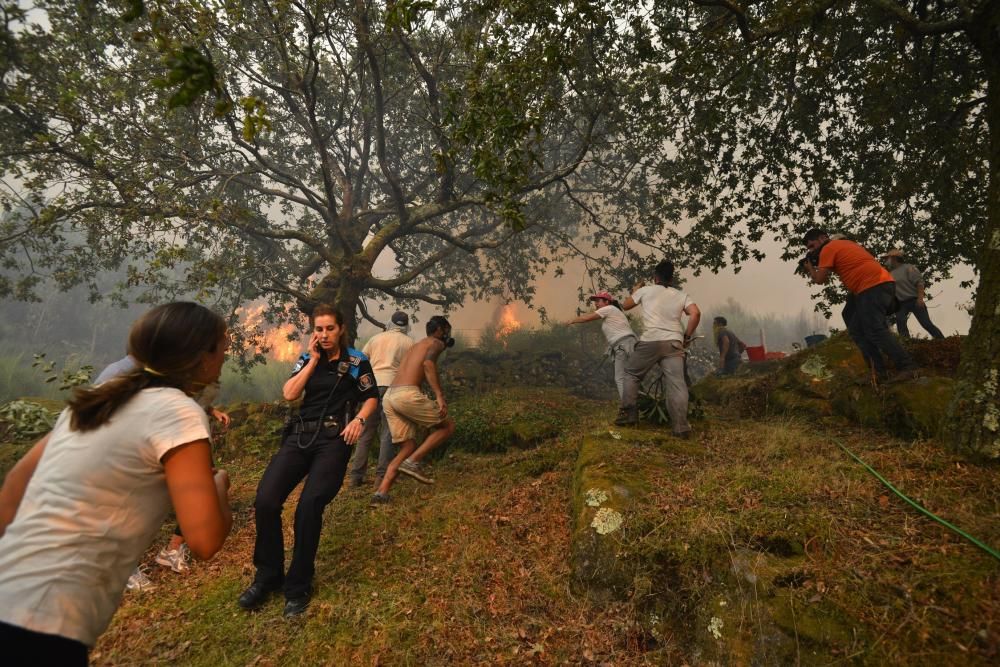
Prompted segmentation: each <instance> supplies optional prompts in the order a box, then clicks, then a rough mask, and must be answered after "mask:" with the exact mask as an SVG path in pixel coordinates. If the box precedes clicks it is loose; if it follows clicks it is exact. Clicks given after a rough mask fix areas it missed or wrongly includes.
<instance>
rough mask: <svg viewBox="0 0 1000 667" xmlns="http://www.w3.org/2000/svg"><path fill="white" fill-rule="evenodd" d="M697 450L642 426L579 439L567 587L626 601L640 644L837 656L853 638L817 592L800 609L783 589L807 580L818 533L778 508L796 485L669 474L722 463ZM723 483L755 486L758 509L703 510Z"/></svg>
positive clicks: (734, 471)
mask: <svg viewBox="0 0 1000 667" xmlns="http://www.w3.org/2000/svg"><path fill="white" fill-rule="evenodd" d="M706 457H707V453H706V451H705V449H704V448H703V447H702V445H700V444H699V443H698V442H693V441H684V440H678V439H676V438H673V437H671V436H669V435H668V434H666V433H664V432H662V431H658V430H654V429H650V428H648V427H640V428H635V429H628V428H626V429H609V430H607V431H601V432H596V433H592V434H590V435H588V436H586V437H585V438H583V440H582V442H581V445H580V451H579V458H578V460H577V466H576V470H575V475H574V481H573V497H572V531H573V532H572V553H571V558H572V572H573V585H574V588H575V590H576V591H577V592H579V593H582V594H585V595H587V596H589V597H591V598H592V599H595V600H598V601H600V602H602V603H606V602H609V601H619V602H629V603H631V604H632V605H634V606H635V607H636V608H637V609H638V611H639V615H640V618H639V621H640V624H641V625H642V627H643V631H644V633H645V635H646V637H647V638H646V640H645V641H646V642H647V643H649V644H651V645H652V646H654V647H655V646H664V647H665V646H666V645H667V644H671V645H672V646H673V648H674V649H676V648H677V647H678V646H680V647H681V649H682V652H683V653H684V654H686V655H688V656H690V658H691V660H692V661H694V662H699V663H703V664H787V663H791V662H795V661H796V660H801V659H803V658H810V657H811V658H816V659H822V658H829V656H830V655H836V654H841V655H843V654H846V652H847V651H848V649H850V648H851V646H852V645H853V643H854V642H855V641H856V640H855V632H854V629H853V626H852V624H851V623H850V622H849V621H848V620H846V619H845V618H844V616H843V614H842V613H841V611H840V610H839V609H838V608H837V607H835V606H833V605H831V604H829V603H827V602H826V601H825V600H822V599H816V600H815V601H814V602H812V603H810V604H809V606H808V608H806V609H802V608H800V607H799V606H797V605H802V596H801V595H799V596H797V597H796V596H792V595H789V594H788V592H789V590H790V589H792V588H796V587H800V586H802V585H804V584H805V582H806V579H807V575H805V574H803V572H804V571H805V570H806V564H807V557H806V547H805V544H806V541H807V540H808V538H809V536H811V535H816V534H821V533H824V532H828V531H829V526H828V525H820V524H822V523H823V522H822V521H820V520H819V519H816V518H814V517H812V516H811V515H801V516H794V517H792V516H789V513H788V511H787V509H783V508H786V507H788V506H789V505H792V504H794V503H797V502H798V501H799V500H798V499H799V498H800V496H801V493H802V489H801V488H799V486H798V482H797V481H796V480H795V478H790V479H788V480H786V481H787V483H786V484H785V486H779V485H777V484H775V481H774V479H773V478H772V477H771V476H769V475H767V474H766V473H764V472H762V471H760V470H758V469H755V468H752V467H746V466H741V465H735V466H729V467H728V468H727V470H726V472H725V473H724V475H722V476H721V477H716V476H714V475H711V474H709V475H707V476H706V477H705V479H704V480H703V481H702V483H701V485H700V486H697V487H695V486H692V484H691V481H692V480H691V479H690V476H689V475H688V474H685V472H683V471H682V470H681V471H679V472H677V473H672V471H673V470H678V466H679V464H680V468H683V467H685V466H692V467H696V468H697V467H701V466H706V467H709V468H711V467H716V468H718V467H719V466H720V465H722V466H723V467H726V466H724V464H721V463H720V462H719V461H711V460H708V459H707V458H706ZM702 461H703V462H702ZM713 481H718V482H720V483H723V484H725V486H722V487H718V488H716V487H715V486H712V482H713ZM733 489H745V490H746V491H748V492H751V493H759V494H760V495H759V498H760V506H758V507H756V508H755V509H754V511H753V513H752V514H748V515H746V516H745V517H744V516H743V515H742V513H739V514H736V515H729V512H728V511H727V509H726V508H725V507H722V508H718V509H709V507H710V506H711V505H713V504H715V503H716V502H718V500H717V499H719V498H723V497H726V496H732V494H733ZM723 516H727V518H726V519H722V517H723ZM730 517H731V518H730ZM726 524H729V525H728V527H727V525H726ZM810 585H811V582H810ZM800 621H801V623H800ZM800 625H801V627H800Z"/></svg>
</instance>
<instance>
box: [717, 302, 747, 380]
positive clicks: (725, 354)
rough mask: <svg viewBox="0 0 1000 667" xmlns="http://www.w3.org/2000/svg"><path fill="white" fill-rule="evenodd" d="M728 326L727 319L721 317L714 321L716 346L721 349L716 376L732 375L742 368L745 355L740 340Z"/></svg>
mask: <svg viewBox="0 0 1000 667" xmlns="http://www.w3.org/2000/svg"><path fill="white" fill-rule="evenodd" d="M728 324H729V323H728V322H727V321H726V318H724V317H721V316H720V317H716V318H715V319H713V320H712V333H713V334H714V335H715V344H716V345H717V346H718V347H719V369H718V370H717V371H716V375H732V374H733V373H735V372H736V369H737V368H739V367H740V361H741V355H742V353H743V352H742V350H741V349H740V347H741V345H740V339H739V338H737V337H736V334H734V333H733V332H732V331H730V330H729V329H727V328H726V326H727V325H728Z"/></svg>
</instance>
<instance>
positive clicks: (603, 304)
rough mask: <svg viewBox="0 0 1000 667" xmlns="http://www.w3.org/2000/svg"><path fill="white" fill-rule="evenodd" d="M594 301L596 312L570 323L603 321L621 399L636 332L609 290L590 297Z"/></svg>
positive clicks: (575, 318)
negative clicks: (626, 367)
mask: <svg viewBox="0 0 1000 667" xmlns="http://www.w3.org/2000/svg"><path fill="white" fill-rule="evenodd" d="M590 300H591V301H593V302H594V312H592V313H587V314H586V315H580V316H579V317H574V318H573V319H572V320H570V321H569V323H570V324H583V323H584V322H593V321H594V320H603V322H601V331H602V332H603V333H604V337H605V338H606V339H607V341H608V356H610V357H611V360H612V362H613V363H614V365H615V386H617V387H618V398H619V400H621V397H622V387H623V383H624V382H625V362H626V361H627V360H628V358H629V355H630V354H632V350H633V349H635V332H634V331H632V325H631V324H629V321H628V318H627V317H625V313H624V312H623V311H622V307H621V304H619V303H618V302H617V301H615V299H614V297H612V296H611V295H610V294H609V293H607V292H598V293H597V294H594V295H593V296H591V297H590Z"/></svg>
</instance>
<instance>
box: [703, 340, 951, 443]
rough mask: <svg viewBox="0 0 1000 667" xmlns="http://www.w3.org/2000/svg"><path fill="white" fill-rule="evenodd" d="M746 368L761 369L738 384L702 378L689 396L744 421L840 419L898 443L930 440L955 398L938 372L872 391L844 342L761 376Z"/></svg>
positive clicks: (737, 379) (738, 378)
mask: <svg viewBox="0 0 1000 667" xmlns="http://www.w3.org/2000/svg"><path fill="white" fill-rule="evenodd" d="M932 344H933V343H925V344H924V347H928V346H929V345H932ZM944 344H948V345H951V343H950V342H948V341H945V342H943V343H942V345H944ZM746 365H748V366H759V368H757V369H754V370H753V372H752V373H745V374H741V375H738V376H736V377H722V378H719V377H714V376H713V377H708V378H705V379H704V380H702V381H701V382H699V383H698V384H697V385H695V387H694V388H693V390H692V393H693V394H694V395H695V396H697V397H698V398H700V399H701V400H704V401H706V402H709V403H713V404H716V405H721V406H723V407H725V408H726V409H727V410H729V411H730V412H732V413H734V414H736V415H740V416H745V417H754V416H762V415H766V414H780V413H788V414H801V415H805V416H808V417H814V418H816V417H828V416H831V415H840V416H842V417H846V418H848V419H849V420H851V421H853V422H855V423H857V424H861V425H863V426H867V427H870V428H878V429H882V430H885V431H888V432H890V433H892V434H894V435H899V436H902V437H934V436H937V435H938V433H939V432H940V429H941V426H942V425H943V423H944V420H945V417H946V411H947V407H948V404H949V402H950V400H951V394H952V391H953V380H952V378H950V377H947V376H944V375H932V374H930V373H935V372H937V371H936V370H935V369H927V370H926V372H925V377H919V378H916V379H913V380H909V381H905V382H900V383H898V384H883V385H881V386H875V385H874V384H873V383H872V381H871V378H870V375H869V373H868V369H867V367H866V366H865V363H864V360H863V358H862V357H861V353H860V352H859V351H858V349H857V346H855V345H854V343H853V341H851V339H850V338H849V337H848V336H847V335H846V334H840V335H837V336H834V337H832V338H830V339H828V340H827V341H824V342H823V343H821V344H820V345H817V346H816V347H812V348H809V349H807V350H803V351H802V352H800V353H798V354H795V355H792V356H790V357H788V358H786V359H783V360H781V361H778V362H770V365H769V366H768V367H767V368H766V369H765V368H763V364H746Z"/></svg>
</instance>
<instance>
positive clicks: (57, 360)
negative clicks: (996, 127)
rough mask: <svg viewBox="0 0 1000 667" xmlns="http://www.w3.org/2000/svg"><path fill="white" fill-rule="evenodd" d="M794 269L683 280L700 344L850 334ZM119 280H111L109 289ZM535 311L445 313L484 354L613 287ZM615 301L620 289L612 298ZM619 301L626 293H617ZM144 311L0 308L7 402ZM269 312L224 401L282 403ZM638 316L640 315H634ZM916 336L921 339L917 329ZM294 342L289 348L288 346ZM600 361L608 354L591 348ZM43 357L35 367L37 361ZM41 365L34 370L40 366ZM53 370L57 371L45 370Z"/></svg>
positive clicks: (785, 343)
mask: <svg viewBox="0 0 1000 667" xmlns="http://www.w3.org/2000/svg"><path fill="white" fill-rule="evenodd" d="M793 268H794V267H793V265H792V264H791V263H789V262H782V261H781V260H778V259H774V260H765V261H763V262H760V263H754V264H749V265H747V266H746V267H744V268H743V270H741V271H740V272H739V273H733V272H723V273H720V274H707V273H706V274H702V275H699V276H693V275H690V273H689V272H684V271H681V272H680V274H679V277H680V278H681V280H682V281H683V286H682V288H683V289H684V290H685V291H687V292H688V293H689V294H690V295H691V297H692V298H693V299H694V300H695V302H696V303H698V304H699V306H700V307H701V309H702V325H701V327H700V329H699V333H700V334H702V335H705V336H706V338H705V339H704V340H702V341H700V343H699V345H705V346H710V345H711V341H710V338H711V336H710V334H711V320H712V318H713V317H715V316H717V315H722V316H724V317H726V318H727V319H728V321H729V328H730V329H731V330H732V331H734V332H735V333H736V334H737V335H738V336H740V338H742V339H743V340H744V341H745V342H746V343H747V344H748V345H758V344H760V335H761V333H763V335H764V337H765V341H764V342H765V344H766V346H767V349H768V350H773V351H791V350H792V345H793V343H801V342H802V338H803V337H804V336H806V335H809V334H813V333H827V332H828V330H829V328H831V327H832V328H843V324H842V322H841V320H840V317H839V307H835V308H834V311H833V314H832V317H831V318H830V319H829V320H828V319H826V317H824V316H823V315H822V314H821V313H819V312H817V311H816V310H815V301H814V299H813V298H812V294H813V292H812V290H811V289H810V287H809V286H808V285H807V284H806V282H805V280H804V279H802V278H800V277H798V276H795V275H793V274H792V269H793ZM972 277H973V275H972V272H971V271H970V270H968V269H966V268H965V267H959V270H957V271H956V275H955V276H954V277H953V278H951V279H948V280H943V281H940V282H937V283H933V284H930V285H929V286H928V290H927V292H928V294H929V295H930V296H931V297H932V301H931V302H930V303H929V308H930V313H931V317H932V319H933V320H934V321H935V323H936V324H937V325H938V326H939V327H940V328H941V330H942V331H943V332H944V333H945V334H946V335H953V334H965V333H967V331H968V328H969V322H970V317H969V313H968V311H967V310H966V309H965V307H966V306H967V305H968V303H969V302H970V301H971V298H972V293H971V290H969V289H967V288H963V287H962V286H961V285H960V283H961V281H962V280H968V279H971V278H972ZM117 279H118V276H115V275H109V276H108V278H107V281H108V287H109V290H110V287H111V285H112V284H113V283H114V282H115V281H116V280H117ZM535 287H536V292H535V296H534V299H533V302H532V304H531V305H530V306H529V305H526V304H524V303H521V302H511V303H507V302H505V301H504V300H503V299H494V300H491V301H484V302H470V303H466V304H464V305H461V306H457V307H455V308H453V309H451V311H450V312H449V314H448V317H449V319H450V320H451V322H452V324H453V326H454V328H455V334H456V337H457V338H458V339H459V343H460V345H461V346H467V347H479V346H481V345H483V343H484V341H485V342H486V343H487V344H491V343H497V344H500V345H501V346H502V343H503V339H504V338H505V337H506V336H508V335H510V334H511V333H512V332H514V331H525V330H531V329H539V328H547V327H558V326H560V325H561V324H563V323H565V322H566V321H567V320H569V319H571V318H572V317H574V316H576V315H577V314H578V313H581V312H586V311H588V310H590V308H591V306H590V305H589V304H588V303H587V302H585V301H581V300H580V294H583V295H584V298H586V296H587V295H588V294H590V293H592V292H593V291H596V290H599V289H606V288H610V286H609V285H607V284H605V283H604V282H602V280H601V277H600V276H591V275H589V274H588V272H587V271H586V270H585V268H584V267H583V265H582V264H580V265H574V264H573V263H569V264H566V265H564V266H563V272H562V275H561V276H558V277H556V276H553V275H551V274H550V275H546V276H542V277H541V278H540V279H539V280H538V281H537V282H536V285H535ZM612 291H613V292H615V291H614V290H612ZM615 296H617V297H618V298H619V299H620V300H623V299H624V298H625V297H626V296H627V293H626V290H618V291H617V292H615ZM146 308H147V306H146V305H144V304H132V305H129V306H122V305H121V304H115V303H112V302H111V301H110V300H107V299H104V300H97V301H91V300H90V297H89V295H88V293H87V292H86V290H83V289H74V290H71V291H69V292H61V291H59V290H56V289H51V290H48V291H46V292H45V294H44V296H43V298H42V300H41V301H39V302H31V303H25V302H17V301H4V302H0V345H2V352H0V401H5V400H9V399H12V398H15V397H20V396H52V397H55V396H63V395H65V394H66V390H60V389H59V387H60V385H62V384H63V377H62V376H63V375H64V374H73V373H76V372H79V371H80V369H81V368H85V367H86V366H91V367H93V369H94V370H93V374H94V375H96V373H97V372H99V371H100V370H101V368H103V366H104V365H106V364H108V363H110V362H112V361H115V360H117V359H119V358H121V357H122V356H123V355H124V353H125V340H126V336H127V333H128V328H129V326H130V324H131V322H132V321H133V320H134V319H135V318H136V317H137V316H138V315H139V314H141V313H142V312H143V310H145V309H146ZM395 308H396V307H395V306H394V305H393V304H391V303H384V304H378V305H376V306H375V307H374V309H373V311H374V314H375V315H377V316H379V317H380V319H383V320H388V316H389V314H390V313H391V312H392V311H393V310H395ZM262 312H263V307H262V306H254V305H250V306H248V307H246V308H244V309H241V310H240V311H238V316H239V317H240V318H241V320H242V321H244V322H247V323H249V324H258V325H260V326H261V338H260V340H259V342H258V343H257V349H258V350H259V351H260V352H263V353H264V357H265V361H264V362H263V363H259V364H257V365H255V366H254V367H253V368H251V369H250V370H249V371H243V370H241V369H240V367H239V365H238V364H236V363H234V362H230V363H229V364H227V368H226V370H225V373H224V377H223V396H222V398H223V400H226V401H228V400H276V399H277V398H278V396H279V392H280V386H281V383H282V382H283V381H284V379H285V378H286V377H287V372H288V369H289V367H290V365H291V364H292V363H293V362H294V360H295V359H296V357H297V356H298V354H299V353H300V352H301V351H302V348H303V342H304V341H303V338H302V337H301V336H300V335H299V334H298V332H297V331H296V330H295V328H294V327H293V326H291V325H283V326H281V327H277V328H269V327H268V326H267V325H266V323H265V322H264V321H263V317H262ZM437 312H439V311H437V310H433V309H430V308H424V309H422V310H421V311H419V312H416V313H411V314H412V315H413V324H412V329H411V335H412V336H413V337H415V338H419V337H421V336H422V335H423V325H424V323H425V322H426V321H427V319H428V318H429V317H430V316H431V315H433V314H435V313H437ZM631 316H632V317H633V318H638V317H639V316H640V314H639V309H636V310H634V311H632V312H631ZM599 326H600V325H599V323H597V322H591V323H588V324H584V325H578V326H576V327H569V328H566V329H565V332H566V334H565V335H567V336H577V335H579V334H580V330H581V329H588V328H594V329H597V328H599ZM378 331H379V330H378V329H377V328H376V327H375V326H374V325H372V324H370V323H367V322H365V323H363V324H362V325H361V327H360V328H359V340H358V342H357V346H358V347H360V346H361V345H362V344H363V342H364V341H365V340H367V339H368V338H370V337H371V336H372V335H373V334H375V333H377V332H378ZM911 333H914V334H915V335H917V336H923V335H926V334H924V332H923V330H922V329H920V327H919V325H916V323H912V324H911ZM289 337H291V340H289ZM593 347H594V350H593V354H594V357H595V361H596V360H599V358H600V355H601V354H602V353H603V349H602V348H601V346H600V344H599V343H595V344H594V345H593ZM42 354H44V358H42V359H38V357H36V355H42ZM33 364H34V366H33ZM47 364H54V365H51V366H48V368H47V367H46V365H47Z"/></svg>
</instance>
